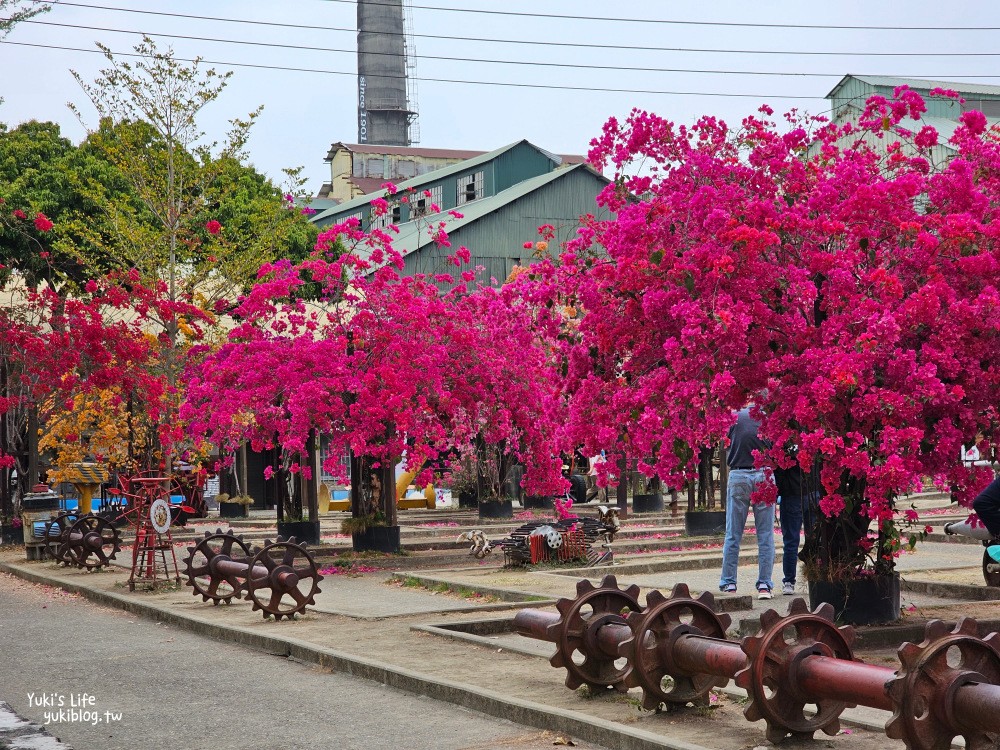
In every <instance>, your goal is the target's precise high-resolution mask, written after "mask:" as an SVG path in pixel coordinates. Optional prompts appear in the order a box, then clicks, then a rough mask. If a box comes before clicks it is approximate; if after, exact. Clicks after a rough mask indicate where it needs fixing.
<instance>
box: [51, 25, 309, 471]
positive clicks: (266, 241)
mask: <svg viewBox="0 0 1000 750" xmlns="http://www.w3.org/2000/svg"><path fill="white" fill-rule="evenodd" d="M98 47H99V48H100V49H101V51H102V52H103V53H104V55H105V57H106V58H107V60H108V62H109V64H110V65H109V67H107V68H105V69H103V70H102V71H101V72H100V74H99V76H98V77H97V78H96V79H95V80H94V81H93V83H88V82H87V81H85V80H84V79H83V78H82V76H81V75H80V74H79V73H77V72H75V71H74V72H73V75H74V77H75V78H76V80H77V82H78V83H79V84H80V86H81V88H82V89H83V91H84V93H85V94H86V95H87V98H88V99H89V100H90V102H91V104H92V105H93V106H94V108H95V109H96V111H97V114H98V118H99V120H98V123H97V125H96V127H94V128H92V129H91V128H88V130H89V133H88V137H87V140H86V144H85V145H86V147H88V148H93V149H95V151H96V152H97V153H99V154H100V155H101V156H102V158H103V159H105V160H106V161H107V163H108V164H109V165H110V166H111V167H112V168H113V169H114V170H115V171H116V172H117V173H118V174H120V175H121V177H122V179H123V180H124V182H125V183H126V184H127V185H128V187H129V188H130V194H129V196H128V199H126V200H121V199H120V196H115V195H114V188H113V186H109V185H108V184H107V183H106V182H105V181H103V180H100V179H88V180H85V181H84V183H83V184H82V186H81V189H82V192H83V195H84V197H85V198H86V199H87V200H89V201H90V202H91V203H92V204H94V205H98V206H100V207H101V208H102V210H103V214H102V215H101V216H100V217H99V221H97V222H91V223H89V224H88V223H86V220H87V219H89V218H90V217H85V216H80V217H78V218H77V221H76V222H75V224H74V226H73V229H72V231H73V232H75V233H76V234H77V235H78V236H79V238H80V242H79V244H80V246H81V247H90V248H99V253H96V255H97V256H98V257H99V258H100V259H101V261H102V262H106V263H110V264H113V265H115V266H118V267H120V268H126V269H135V270H137V271H138V272H139V275H140V276H141V277H142V278H143V279H145V280H147V281H149V282H152V281H162V282H163V283H164V284H165V286H166V290H167V297H168V301H169V302H171V303H184V302H190V303H194V304H196V305H198V306H199V307H201V308H202V309H204V310H214V311H219V310H223V309H225V308H226V307H228V304H229V302H230V301H231V300H233V299H234V297H235V296H236V295H237V294H238V293H240V292H242V291H243V290H245V289H246V288H247V287H248V286H249V285H250V283H251V282H252V280H253V279H254V278H255V277H256V274H257V269H258V268H259V267H260V264H261V263H263V262H266V261H268V260H272V259H275V258H278V257H284V256H286V255H288V254H292V255H297V254H300V253H302V252H304V249H305V248H308V247H310V246H311V244H312V238H313V237H314V236H315V234H314V233H315V230H314V229H312V228H311V227H310V226H309V225H308V222H307V220H306V218H305V217H304V216H303V215H302V214H301V213H300V212H299V211H298V210H295V209H294V208H293V206H292V205H291V202H290V201H285V200H284V199H283V197H282V194H281V193H280V192H279V191H278V189H277V188H276V187H275V186H274V185H272V184H271V183H270V182H269V181H268V180H267V179H266V178H264V177H263V176H262V175H260V174H258V173H257V172H255V171H254V170H253V169H252V168H250V167H248V166H246V165H245V163H246V161H247V153H246V145H247V140H248V138H249V135H250V131H251V128H252V127H253V124H254V122H255V121H256V120H257V118H258V116H259V115H260V112H261V109H260V108H258V109H256V110H254V111H252V112H250V113H249V114H248V115H246V116H245V117H237V118H234V119H232V120H230V128H229V132H228V133H227V135H226V137H225V139H224V140H223V141H222V142H218V141H213V140H211V139H209V138H207V137H206V135H205V133H204V132H203V131H202V129H201V126H200V124H199V123H200V120H201V118H202V114H203V111H204V109H205V107H207V106H208V105H210V104H212V103H213V102H214V101H215V100H216V99H218V98H219V96H220V95H221V94H222V92H223V90H224V89H225V87H226V85H227V82H228V80H229V78H230V76H231V73H219V72H217V71H216V70H214V69H211V68H209V69H203V67H202V65H201V61H200V58H199V59H197V60H195V61H193V62H191V63H189V64H185V63H182V62H180V61H178V60H177V59H175V57H174V54H173V51H172V50H170V49H167V50H166V51H161V50H160V49H158V48H157V46H156V44H155V43H154V42H153V40H151V39H149V38H148V37H145V38H143V41H142V42H141V43H140V44H139V45H137V46H136V47H135V51H136V52H137V53H138V55H139V57H138V58H137V61H135V62H126V61H122V60H119V59H116V57H115V56H114V54H113V53H112V52H111V51H110V50H109V49H108V48H107V47H105V46H103V45H100V44H99V45H98ZM71 108H72V109H73V110H74V112H75V113H76V114H77V117H78V118H79V119H80V121H81V122H83V123H84V125H85V126H86V118H85V117H84V116H83V113H82V112H81V111H80V109H79V108H78V107H76V106H73V105H71ZM297 174H298V173H297V172H296V171H295V170H291V171H289V175H290V176H291V177H292V178H295V179H297ZM300 185H301V183H297V184H293V185H292V188H291V189H292V190H293V191H294V190H295V189H297V188H298V187H300ZM116 197H118V198H119V199H117V200H116ZM163 309H164V310H169V309H170V306H169V305H167V306H165V307H164V308H163ZM156 322H157V323H158V324H159V325H160V326H161V331H160V332H158V333H159V338H160V340H161V342H162V345H163V346H162V355H161V362H162V366H163V368H164V373H165V377H166V382H167V393H168V394H171V395H170V397H171V398H173V399H175V400H176V399H177V398H178V397H179V396H178V394H179V392H180V390H181V389H182V386H183V384H182V383H181V382H180V374H181V370H182V367H183V364H184V360H185V358H186V354H185V351H186V348H187V346H188V344H190V343H191V341H192V340H193V339H195V338H198V337H199V336H200V335H201V334H202V332H203V330H202V329H201V328H199V327H195V328H193V329H192V327H191V326H190V325H188V324H189V323H190V321H185V320H184V319H183V318H181V317H180V316H177V317H170V316H167V317H165V318H163V319H160V320H158V321H156ZM172 406H173V405H172ZM168 413H170V414H175V411H174V409H173V408H170V409H168ZM164 436H165V433H164ZM168 442H169V441H168ZM168 458H169V457H168Z"/></svg>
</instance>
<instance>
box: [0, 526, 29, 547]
mask: <svg viewBox="0 0 1000 750" xmlns="http://www.w3.org/2000/svg"><path fill="white" fill-rule="evenodd" d="M23 542H24V532H23V531H21V529H15V528H14V527H13V526H4V527H3V528H0V544H22V543H23Z"/></svg>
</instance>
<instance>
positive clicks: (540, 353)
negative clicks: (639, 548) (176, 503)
mask: <svg viewBox="0 0 1000 750" xmlns="http://www.w3.org/2000/svg"><path fill="white" fill-rule="evenodd" d="M428 231H430V232H432V234H434V236H435V239H436V241H437V242H439V243H442V244H445V245H446V243H447V237H446V236H445V235H444V234H443V231H442V230H441V227H435V226H431V227H428ZM335 248H336V250H335ZM468 261H469V251H468V250H467V249H466V248H459V249H458V250H456V251H455V253H454V255H453V256H451V259H450V262H451V263H452V264H453V265H452V268H453V270H454V274H456V275H458V274H461V280H457V283H456V278H455V277H454V276H453V275H452V274H450V273H449V274H440V275H437V276H433V277H429V276H424V275H417V276H412V277H410V276H403V275H402V274H401V272H400V271H401V268H402V266H403V263H402V256H401V255H400V254H399V253H398V252H397V251H396V250H395V249H393V247H392V236H391V234H389V233H387V232H384V231H380V230H374V231H372V232H371V233H364V232H361V231H359V229H358V227H357V221H356V220H349V221H348V222H347V223H345V224H341V225H337V226H334V227H332V228H330V229H329V230H328V231H326V232H324V233H322V234H321V235H320V237H319V240H318V242H317V246H316V251H315V252H314V253H313V255H312V256H311V257H310V258H309V259H308V260H306V261H304V262H302V263H300V264H292V263H290V262H278V263H273V264H268V265H265V266H264V267H263V268H261V271H260V275H259V279H258V283H257V284H256V285H255V286H254V287H253V289H252V290H251V291H250V292H249V294H247V295H246V296H245V297H244V298H243V299H242V301H241V304H240V305H239V307H238V309H237V310H236V312H235V315H236V317H237V318H238V319H239V320H240V321H242V322H241V324H240V325H239V326H238V327H236V328H235V329H234V330H233V331H232V332H231V334H230V335H229V337H228V340H227V341H226V342H225V343H224V344H223V345H222V346H221V347H220V348H219V349H218V350H216V351H214V352H211V353H209V354H207V355H206V356H205V357H204V358H203V359H202V360H201V361H200V362H198V363H197V364H196V365H195V366H194V367H193V368H192V371H191V373H190V375H191V379H190V387H189V395H188V401H187V404H186V405H185V407H184V409H183V410H182V417H183V418H184V419H185V421H187V420H190V422H191V430H192V431H193V433H195V434H197V435H204V436H207V437H208V438H209V439H211V440H212V441H213V442H215V443H217V444H219V445H222V446H226V447H229V448H233V447H235V446H237V445H239V444H240V443H241V442H243V441H245V440H249V441H250V443H251V445H252V447H253V448H254V449H258V450H259V449H263V448H271V447H276V446H280V447H281V448H283V449H284V451H285V454H286V456H287V457H288V458H287V459H286V461H287V462H288V468H289V469H290V470H293V471H296V470H298V467H297V466H292V465H291V461H292V458H291V457H292V456H294V454H297V453H300V452H301V451H303V450H304V449H305V446H306V441H307V440H308V438H309V435H310V434H311V431H313V430H315V431H316V433H319V434H322V435H324V436H325V437H326V438H327V439H328V440H329V442H330V448H329V451H328V454H329V455H330V456H331V457H333V458H331V460H330V462H329V464H328V466H327V467H326V468H327V470H329V471H331V473H334V474H335V475H337V474H340V473H342V467H341V466H339V465H338V463H337V459H338V458H339V457H340V456H343V455H345V454H346V453H347V452H348V451H350V452H351V453H352V454H353V455H354V456H355V457H356V458H361V459H363V460H364V461H365V462H367V465H368V466H369V467H373V468H378V467H383V468H384V467H386V466H389V467H391V466H393V465H395V464H396V463H397V462H398V461H399V460H400V457H402V456H404V455H405V456H406V460H407V464H408V466H409V467H412V468H419V467H422V466H424V464H425V462H427V461H431V460H434V459H436V458H438V457H440V456H442V455H444V454H445V452H446V451H454V452H456V453H458V454H460V455H470V454H472V453H474V452H476V451H477V450H478V449H480V448H481V447H482V446H483V445H490V446H499V447H500V449H501V453H503V454H504V455H510V456H513V457H515V458H516V459H518V460H520V461H523V462H524V464H525V465H526V469H527V472H526V473H527V480H526V482H527V485H528V486H529V487H530V488H534V489H536V490H538V491H543V492H544V491H549V492H551V491H555V490H558V489H561V488H562V482H563V480H562V479H561V477H560V474H559V466H560V464H559V460H558V446H557V445H556V444H555V442H554V441H555V439H556V436H557V427H558V426H561V423H562V419H563V418H562V416H561V411H560V410H561V408H562V403H563V402H562V399H561V393H560V390H559V387H558V383H557V382H556V380H555V379H554V376H553V372H554V371H553V370H552V368H551V367H550V366H549V364H550V348H548V347H546V346H545V345H544V335H545V330H546V329H545V325H546V323H547V318H546V316H545V315H543V314H540V313H539V312H538V311H537V310H535V309H533V308H532V307H531V306H529V305H527V304H524V303H523V301H522V300H521V298H520V296H519V295H518V294H517V292H516V289H514V288H503V289H499V290H497V289H490V288H482V289H478V290H475V291H469V290H468V289H467V283H468V282H470V281H471V280H472V278H473V277H474V272H471V271H470V270H469V269H468V268H467V266H465V264H466V263H468ZM463 269H464V270H463ZM442 289H447V291H442ZM452 455H454V454H452ZM341 478H343V477H341ZM429 480H430V475H429V471H428V470H425V471H424V472H423V474H422V476H418V477H417V482H418V483H424V482H426V481H429ZM496 490H497V491H499V486H497V487H496Z"/></svg>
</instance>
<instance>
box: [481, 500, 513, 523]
mask: <svg viewBox="0 0 1000 750" xmlns="http://www.w3.org/2000/svg"><path fill="white" fill-rule="evenodd" d="M479 517H480V518H481V519H482V518H500V519H504V518H513V517H514V502H513V501H512V500H490V501H489V502H484V501H482V500H480V501H479Z"/></svg>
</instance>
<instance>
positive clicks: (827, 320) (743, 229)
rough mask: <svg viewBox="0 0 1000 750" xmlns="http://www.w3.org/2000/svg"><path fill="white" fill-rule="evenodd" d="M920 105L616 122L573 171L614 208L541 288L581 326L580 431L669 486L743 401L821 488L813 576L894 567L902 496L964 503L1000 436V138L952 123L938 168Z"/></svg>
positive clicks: (972, 117)
mask: <svg viewBox="0 0 1000 750" xmlns="http://www.w3.org/2000/svg"><path fill="white" fill-rule="evenodd" d="M934 94H935V95H941V96H954V94H953V93H951V92H944V91H936V92H934ZM922 111H924V102H923V100H922V99H921V98H920V97H919V96H918V95H916V94H915V93H913V92H911V91H908V90H906V89H905V88H904V89H899V90H897V92H896V95H895V98H893V99H888V100H887V99H885V98H882V97H874V98H872V99H871V100H869V101H868V102H867V104H866V106H865V108H864V112H863V114H862V116H861V117H860V118H859V120H858V122H857V123H855V124H847V125H843V126H839V127H835V126H833V125H828V124H825V123H823V122H822V121H819V120H815V119H814V120H806V119H803V118H798V117H796V116H794V115H792V116H789V117H788V118H787V119H788V123H787V124H786V125H785V126H783V127H782V128H779V127H778V126H777V125H776V124H775V123H774V122H773V121H772V120H771V119H770V116H771V112H770V110H768V109H767V108H762V110H761V115H760V116H754V117H748V118H747V119H745V120H744V121H743V123H742V124H741V126H740V127H739V128H736V129H732V128H729V127H728V126H727V125H726V124H725V123H723V122H721V121H719V120H717V119H715V118H711V117H705V118H703V119H701V120H699V121H698V122H697V123H696V124H695V125H693V126H691V127H685V126H676V125H674V124H672V123H670V122H668V121H666V120H663V119H661V118H660V117H657V116H656V115H653V114H650V113H647V112H639V111H635V112H633V113H632V114H631V115H630V116H629V118H628V119H627V121H626V122H623V123H619V122H617V121H615V120H611V121H609V122H608V123H607V125H606V126H605V128H604V132H603V134H602V136H601V137H600V138H598V139H596V140H595V141H594V143H593V149H592V151H591V154H590V158H591V160H592V161H593V162H595V163H596V164H599V165H605V166H606V165H610V166H611V167H612V168H613V169H614V171H615V173H616V174H615V177H616V179H615V180H614V181H613V183H612V184H611V185H609V186H608V188H607V189H606V190H605V191H604V193H603V194H602V196H601V198H600V201H601V202H602V203H604V204H605V205H606V206H607V207H609V208H610V209H612V210H613V211H615V212H616V217H615V219H613V220H610V221H607V222H603V223H595V222H591V223H590V224H588V225H587V226H584V227H583V228H582V230H581V234H580V238H579V239H578V240H577V241H576V242H575V243H573V244H571V246H570V247H569V251H568V252H567V253H566V254H565V255H564V256H563V263H562V265H561V266H558V267H557V266H555V265H553V266H548V267H547V266H541V267H540V268H539V269H538V270H537V271H536V272H535V274H534V275H535V276H536V277H537V278H538V279H539V282H540V283H541V284H543V285H545V284H548V285H551V286H552V287H553V288H556V289H559V290H560V293H561V294H567V293H569V294H572V295H575V296H576V297H577V298H578V301H579V303H580V305H581V307H582V309H583V310H585V311H586V312H585V314H584V315H583V318H582V320H581V323H580V327H579V335H578V337H577V338H576V339H575V340H574V341H573V342H571V344H570V345H569V346H568V347H567V362H568V375H569V378H568V387H569V389H570V390H571V391H572V392H573V394H574V395H573V403H572V429H573V433H574V435H575V436H576V437H577V439H579V440H581V441H584V442H586V444H587V447H588V449H589V450H590V451H596V450H598V449H601V448H608V447H609V446H611V447H616V448H617V447H620V444H619V443H617V438H618V437H619V435H620V434H622V433H624V434H627V435H628V440H629V444H628V450H629V451H630V453H631V455H632V456H635V457H638V458H644V459H648V461H646V462H644V463H643V464H641V466H642V467H643V468H644V469H645V470H646V471H647V472H649V473H656V474H657V475H658V476H660V477H661V478H662V479H663V480H665V481H667V482H668V483H675V482H677V481H678V480H679V479H680V478H681V477H683V475H685V474H689V473H690V472H691V471H693V469H694V460H695V458H696V453H695V452H694V451H693V450H692V447H693V446H694V447H697V446H704V445H708V444H710V443H711V442H712V441H714V440H718V439H720V438H722V437H723V436H724V435H725V433H726V430H727V428H728V427H729V425H730V424H731V423H732V421H733V414H732V412H733V410H734V409H736V408H739V407H741V406H743V405H744V404H745V403H746V402H747V401H749V400H753V401H755V403H756V405H757V410H758V413H759V414H760V417H761V419H762V428H761V432H762V435H763V436H764V437H766V438H768V439H769V440H771V441H772V443H773V446H774V447H773V449H772V450H771V451H770V455H768V456H763V457H761V458H760V461H761V463H768V464H770V465H772V466H773V465H782V466H785V467H787V466H789V465H791V462H792V461H793V460H795V459H791V458H789V453H788V449H790V448H792V447H793V446H795V447H797V449H798V452H797V460H798V461H799V463H800V464H801V466H802V467H803V469H805V470H807V471H812V475H813V479H814V481H816V482H817V483H818V484H819V485H820V486H821V489H822V499H821V501H820V507H821V509H822V511H823V514H822V517H821V519H820V522H818V523H817V526H816V528H815V529H814V530H813V533H812V534H811V536H810V541H809V545H808V547H807V551H806V554H807V555H808V556H809V557H810V559H811V563H810V566H811V570H810V574H811V575H812V576H814V577H816V576H818V577H832V578H837V577H845V576H852V575H857V574H860V573H863V572H864V571H871V570H876V571H878V572H888V571H891V570H892V568H893V560H894V554H895V553H896V552H898V551H899V548H900V544H901V532H902V531H903V527H904V525H905V523H906V522H907V521H910V522H915V521H916V516H915V513H914V512H913V511H912V510H908V509H906V507H905V506H906V503H905V501H904V500H903V499H902V498H904V497H905V495H907V494H908V493H911V492H913V491H914V490H916V489H918V488H920V487H921V484H922V481H923V480H924V478H926V477H930V478H933V479H934V480H935V481H937V482H938V483H939V484H940V485H942V486H950V487H953V488H954V489H955V492H956V494H957V496H958V498H959V500H960V501H961V502H962V503H965V504H968V503H969V501H970V500H971V497H972V496H973V495H974V491H975V489H977V487H978V486H980V485H981V484H982V483H983V481H984V479H985V477H982V476H979V475H976V474H974V473H973V472H971V471H970V470H969V469H966V468H964V467H963V466H962V465H961V463H960V461H959V458H960V447H961V446H962V444H963V443H964V444H971V443H972V441H973V439H974V436H975V435H976V433H977V431H983V432H984V433H985V434H986V435H987V436H990V437H992V436H994V435H996V433H997V428H998V424H997V416H998V415H997V406H998V403H1000V371H998V370H997V367H996V365H997V362H998V361H1000V359H998V355H1000V336H998V326H1000V315H998V313H1000V310H998V304H1000V296H998V292H997V288H996V282H997V279H998V278H1000V249H998V242H997V239H998V232H1000V224H998V223H997V216H996V211H997V208H998V200H1000V140H998V137H997V132H996V131H994V130H991V129H989V128H988V127H987V124H986V120H985V118H984V117H983V116H982V115H981V114H980V113H978V112H972V111H970V112H965V113H964V114H963V115H962V116H961V121H960V123H959V125H958V127H957V129H956V130H955V132H954V134H953V136H952V137H951V140H950V146H951V148H953V149H954V154H955V155H954V156H953V158H950V159H949V160H948V161H946V162H944V163H934V161H933V160H932V154H933V153H939V152H935V151H934V150H933V147H934V146H935V145H936V144H937V143H938V140H939V137H940V136H939V135H938V134H937V133H936V132H935V131H934V130H933V128H931V127H929V126H923V125H922V123H920V122H918V121H917V118H919V116H920V113H921V112H922ZM640 164H641V165H642V169H641V170H639V171H638V172H637V171H636V169H635V167H636V165H640ZM595 246H599V247H600V248H601V249H602V252H603V255H602V254H598V255H596V256H595V255H594V253H593V252H592V251H593V249H594V247H595ZM585 250H586V251H588V252H584V251H585ZM773 494H774V489H773V487H771V488H770V489H769V490H763V491H762V496H763V497H764V498H765V499H766V497H767V496H768V495H770V496H772V497H771V499H773ZM916 528H917V529H918V530H916V531H914V532H913V533H912V534H911V537H910V541H911V542H913V541H915V539H916V538H917V537H919V536H920V535H921V534H922V533H923V532H922V531H920V530H919V527H916Z"/></svg>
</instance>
